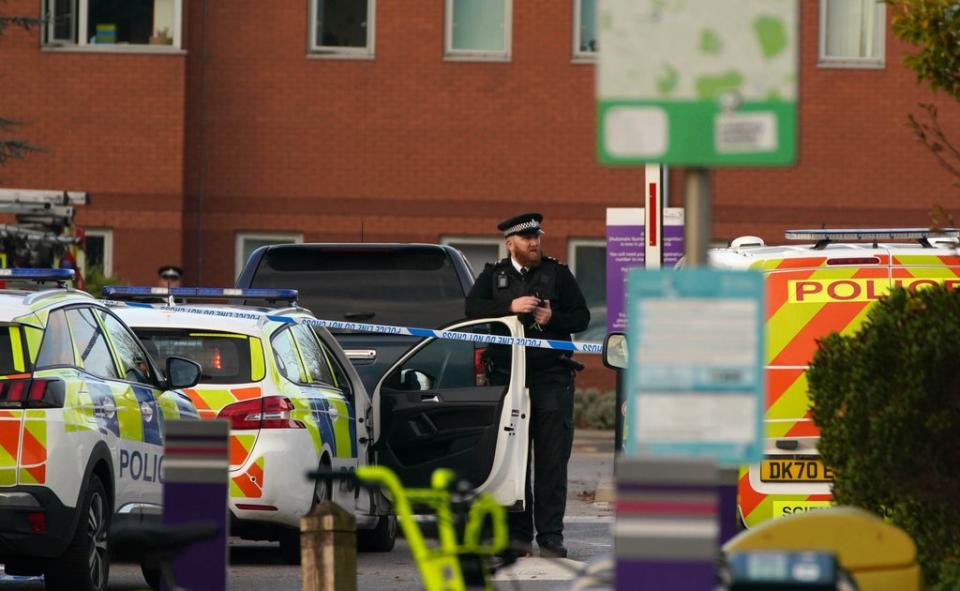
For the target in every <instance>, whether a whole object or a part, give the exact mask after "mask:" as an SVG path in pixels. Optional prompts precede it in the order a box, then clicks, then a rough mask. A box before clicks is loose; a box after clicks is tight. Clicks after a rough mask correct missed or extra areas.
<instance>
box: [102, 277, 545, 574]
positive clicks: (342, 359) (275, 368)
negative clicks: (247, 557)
mask: <svg viewBox="0 0 960 591" xmlns="http://www.w3.org/2000/svg"><path fill="white" fill-rule="evenodd" d="M104 296H105V297H107V298H109V299H112V300H123V301H118V302H116V303H115V304H112V305H113V306H114V307H113V310H114V311H115V312H116V313H117V314H118V315H119V316H120V317H121V318H123V319H124V320H125V321H126V322H127V323H128V324H129V325H130V326H131V327H132V328H133V330H134V331H135V332H136V333H137V335H138V336H139V337H140V339H142V341H143V342H144V344H145V346H146V347H147V348H148V350H149V351H150V352H151V354H152V355H154V357H155V358H156V359H157V360H161V361H162V360H163V359H165V358H166V357H167V356H168V355H182V356H185V357H188V358H190V359H193V360H195V361H197V362H199V363H200V364H201V365H202V366H203V376H202V377H201V379H200V381H199V383H198V384H197V385H196V386H195V387H192V388H188V389H186V394H187V395H188V396H189V397H190V398H191V399H192V400H193V402H194V403H195V404H196V406H197V408H198V409H199V412H200V415H201V417H202V418H204V419H216V418H220V419H227V420H229V421H230V425H231V431H230V494H229V505H230V511H231V514H232V516H233V519H232V524H231V533H232V534H234V535H238V536H240V537H246V538H252V539H271V540H278V541H279V542H280V550H281V553H282V556H283V557H284V559H285V560H286V561H288V562H296V561H298V560H299V557H300V549H299V539H300V536H299V531H298V529H297V527H298V524H299V520H300V518H301V517H302V516H303V515H304V514H306V513H307V512H309V510H310V509H311V508H312V507H313V506H314V505H315V504H317V503H318V502H320V501H323V500H327V499H333V500H335V501H336V502H337V503H338V504H340V505H341V506H343V507H345V508H348V509H350V510H352V511H353V512H354V514H355V515H356V517H357V526H358V532H357V533H358V541H359V542H360V546H361V548H362V549H368V550H375V551H387V550H390V549H391V548H392V547H393V543H394V539H395V537H396V534H397V524H396V518H395V517H394V516H393V515H392V514H391V508H390V506H389V503H388V502H387V501H386V499H385V498H383V497H381V496H379V495H371V494H370V491H368V490H367V489H358V488H355V487H353V486H352V485H351V484H350V483H348V482H343V483H337V484H331V483H322V484H315V483H313V482H311V481H308V480H307V479H306V478H305V474H306V473H307V472H308V471H311V470H315V469H318V468H319V469H322V470H331V469H332V470H335V471H337V470H353V469H355V468H356V467H357V466H358V465H363V464H374V463H375V464H379V465H385V466H387V467H390V468H392V469H393V470H394V471H395V472H397V473H398V475H399V476H400V478H401V480H402V481H403V483H404V485H405V486H420V487H427V486H429V484H430V478H431V475H432V473H433V471H434V470H435V469H436V468H441V467H442V468H451V469H453V470H454V471H455V472H456V474H457V476H458V477H460V478H464V479H466V480H467V481H469V482H470V483H471V484H472V486H474V487H477V488H479V489H480V490H482V491H485V492H489V493H491V494H493V495H494V496H495V498H497V499H498V500H499V501H500V502H501V503H503V504H505V505H508V506H516V507H522V503H523V499H524V487H523V484H524V480H523V479H524V477H525V466H526V458H527V417H528V416H529V409H528V405H529V402H528V400H527V396H526V395H525V391H526V388H525V367H524V363H525V358H524V355H523V354H522V351H521V350H520V348H519V346H509V345H501V346H500V347H501V350H502V351H503V353H504V354H502V355H500V356H499V358H505V362H504V363H503V365H502V366H500V367H498V373H497V375H496V378H494V377H493V376H492V375H491V370H492V368H491V367H490V365H489V364H488V363H486V362H485V359H486V356H485V353H486V350H487V348H488V346H487V345H485V344H484V343H482V342H474V341H472V340H470V338H469V337H470V335H471V334H477V335H491V334H494V335H509V336H516V337H522V336H523V327H522V326H521V325H520V323H519V321H518V320H517V319H516V318H515V317H510V318H504V319H499V320H478V321H464V322H460V323H456V324H454V325H452V326H450V327H448V328H449V329H450V330H454V331H457V332H461V333H467V334H466V335H465V338H464V340H442V339H433V338H428V339H424V340H422V341H421V342H420V343H418V344H417V345H416V346H414V347H413V348H412V349H411V350H409V351H408V352H407V353H405V354H403V355H401V356H400V359H399V360H398V361H396V362H394V364H393V366H392V367H391V366H388V367H387V370H386V373H385V375H384V376H383V377H382V378H381V379H380V381H379V383H378V384H377V385H376V386H375V387H374V389H373V391H372V392H371V393H370V394H369V395H368V392H367V390H366V388H365V387H364V384H363V381H362V380H361V378H360V376H359V375H358V373H357V371H356V369H354V367H353V365H352V364H351V363H350V361H349V359H348V358H347V356H346V354H345V353H344V351H343V349H342V348H341V346H340V345H339V343H338V342H337V340H336V339H335V338H334V337H333V336H332V335H331V334H330V332H329V331H328V330H326V329H325V328H323V327H321V326H318V322H317V321H316V319H315V318H314V316H313V315H312V314H310V313H309V311H307V310H306V309H304V308H300V307H298V306H296V305H293V303H294V302H295V301H296V299H297V292H296V291H295V290H289V289H260V288H247V289H233V288H228V289H217V288H192V287H182V288H169V289H168V288H151V287H133V286H116V287H108V288H105V289H104ZM157 297H160V298H161V299H162V298H169V301H168V302H167V303H166V305H164V304H150V303H144V302H143V300H144V299H150V298H157ZM211 298H212V299H220V300H224V299H227V298H233V299H236V300H244V301H250V300H261V301H262V300H266V302H265V303H266V304H271V303H272V304H277V303H278V302H283V305H281V306H280V307H269V306H266V305H263V306H239V305H227V304H225V303H210V302H209V301H207V302H200V301H197V300H204V299H206V300H210V299H211ZM174 300H178V301H174ZM184 300H185V301H184Z"/></svg>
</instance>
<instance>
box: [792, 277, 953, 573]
mask: <svg viewBox="0 0 960 591" xmlns="http://www.w3.org/2000/svg"><path fill="white" fill-rule="evenodd" d="M958 361H960V291H956V290H948V289H945V288H943V287H935V288H930V289H923V290H920V291H918V292H917V293H916V294H910V293H908V292H906V291H905V290H903V289H897V290H894V291H893V292H892V293H891V294H890V295H889V296H888V297H886V298H884V299H882V300H881V301H880V302H879V303H878V304H877V305H876V306H874V308H873V309H872V310H871V311H870V313H869V315H868V318H867V320H866V322H865V323H864V325H863V327H862V328H861V330H860V331H859V332H858V333H857V334H855V335H852V336H842V335H838V334H836V333H834V334H831V335H830V336H828V337H826V338H824V339H822V340H821V341H820V343H819V350H818V351H817V353H816V355H815V356H814V359H813V363H812V365H811V367H810V369H809V371H808V373H807V377H808V380H809V384H810V399H811V403H812V406H813V418H814V420H815V421H816V423H817V425H819V427H820V431H821V439H820V444H819V450H820V453H821V454H822V456H823V460H824V461H825V462H826V463H827V464H828V465H829V466H831V467H832V468H833V469H834V470H835V480H834V484H833V495H834V497H835V499H836V501H837V502H838V503H839V504H843V505H854V506H857V507H862V508H864V509H866V510H869V511H872V512H874V513H876V514H877V515H880V516H882V517H884V518H887V519H889V520H890V521H891V522H893V523H894V524H896V525H897V526H899V527H901V528H903V529H904V530H905V531H906V532H907V533H908V534H909V535H910V536H911V537H913V539H914V541H915V542H916V543H917V551H918V559H919V562H920V564H921V566H922V567H923V571H924V577H925V579H926V581H927V584H928V586H929V587H930V588H935V589H960V568H958V566H957V565H958V562H960V503H958V501H957V500H958V499H960V363H958Z"/></svg>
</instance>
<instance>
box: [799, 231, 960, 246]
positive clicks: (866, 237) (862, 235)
mask: <svg viewBox="0 0 960 591" xmlns="http://www.w3.org/2000/svg"><path fill="white" fill-rule="evenodd" d="M784 237H785V238H786V239H787V240H816V241H817V243H816V244H815V245H814V247H813V248H814V249H815V250H821V249H823V248H825V247H826V246H827V245H828V244H830V243H831V242H838V241H849V242H855V241H863V242H877V241H879V240H916V241H918V242H919V243H920V244H921V245H923V246H924V247H925V248H931V247H932V245H931V244H930V242H929V239H930V238H958V237H960V229H957V228H941V229H938V230H931V229H930V228H837V229H808V230H787V231H786V232H785V233H784Z"/></svg>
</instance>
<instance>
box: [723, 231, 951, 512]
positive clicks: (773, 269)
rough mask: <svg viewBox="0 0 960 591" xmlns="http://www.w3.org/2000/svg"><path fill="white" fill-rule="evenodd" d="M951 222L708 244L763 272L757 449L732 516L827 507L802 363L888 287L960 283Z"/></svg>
mask: <svg viewBox="0 0 960 591" xmlns="http://www.w3.org/2000/svg"><path fill="white" fill-rule="evenodd" d="M958 236H960V232H958V231H957V230H945V231H941V232H931V231H930V230H928V229H924V228H905V229H851V230H843V229H835V230H791V231H788V232H787V233H786V238H787V239H788V240H801V241H807V243H806V244H790V245H785V246H768V245H766V244H764V242H763V240H761V239H760V238H756V237H753V236H744V237H740V238H737V239H736V240H734V241H733V242H732V243H731V245H730V247H729V248H722V249H715V250H712V251H710V253H709V260H710V265H711V266H712V267H715V268H725V269H752V270H758V271H761V272H762V273H764V275H765V277H766V280H765V283H766V298H767V302H766V314H765V317H766V319H767V320H766V338H767V346H766V359H765V364H766V383H767V396H766V400H767V409H766V414H765V419H766V420H765V429H766V433H765V435H766V442H767V445H766V451H765V458H764V460H763V461H762V462H761V463H759V464H755V465H752V466H749V467H744V468H742V469H741V471H740V479H739V486H738V497H739V503H738V507H739V513H740V518H741V519H742V521H743V523H744V524H745V525H746V526H747V527H754V526H756V525H759V524H760V523H762V522H764V521H766V520H768V519H772V518H776V517H781V516H783V515H790V514H794V513H800V512H804V511H810V510H814V509H817V508H820V507H826V506H829V505H830V503H831V500H832V496H831V492H830V491H831V481H832V479H833V474H832V472H831V471H830V469H829V468H828V467H827V466H825V465H824V464H823V463H822V462H821V461H820V459H819V456H818V454H817V441H818V439H819V431H818V429H817V427H816V425H815V424H814V423H813V419H812V418H811V411H810V403H809V400H808V395H807V379H806V373H805V372H806V369H807V366H808V365H809V363H810V361H811V359H812V358H813V354H814V353H815V352H816V348H817V344H816V341H817V339H819V338H821V337H823V336H826V335H827V334H829V333H830V332H834V331H836V332H839V333H841V334H851V333H854V332H856V331H857V330H858V329H859V328H860V326H861V325H862V323H863V321H864V320H865V319H866V316H867V313H868V311H869V310H870V307H871V306H872V305H873V304H874V303H875V302H876V301H877V300H878V299H879V298H880V297H881V296H883V295H884V294H886V293H888V292H889V291H890V290H891V288H893V287H904V288H906V289H909V290H916V289H922V288H923V287H924V286H930V285H937V284H945V285H947V286H948V287H960V250H958Z"/></svg>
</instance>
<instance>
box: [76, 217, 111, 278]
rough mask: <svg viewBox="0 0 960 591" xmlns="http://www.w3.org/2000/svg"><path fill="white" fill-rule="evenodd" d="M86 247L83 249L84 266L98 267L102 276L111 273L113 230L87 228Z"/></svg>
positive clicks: (85, 232) (108, 275)
mask: <svg viewBox="0 0 960 591" xmlns="http://www.w3.org/2000/svg"><path fill="white" fill-rule="evenodd" d="M84 234H85V236H86V248H85V249H84V251H83V254H84V257H85V259H84V260H85V263H84V265H85V267H86V268H87V269H89V268H91V267H99V268H100V270H101V271H102V272H103V276H104V277H110V276H112V275H113V230H111V229H109V228H87V229H86V230H85V231H84Z"/></svg>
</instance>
